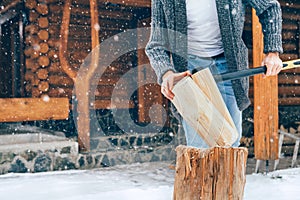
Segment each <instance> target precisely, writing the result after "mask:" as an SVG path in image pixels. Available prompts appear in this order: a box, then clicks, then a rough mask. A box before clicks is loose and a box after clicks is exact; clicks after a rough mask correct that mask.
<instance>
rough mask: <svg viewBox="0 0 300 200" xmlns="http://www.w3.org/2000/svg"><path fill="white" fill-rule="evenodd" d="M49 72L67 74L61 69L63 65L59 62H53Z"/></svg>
mask: <svg viewBox="0 0 300 200" xmlns="http://www.w3.org/2000/svg"><path fill="white" fill-rule="evenodd" d="M48 70H49V72H51V73H54V74H60V75H62V76H66V74H64V73H63V71H62V69H61V65H60V63H59V62H51V64H50V66H49V67H48Z"/></svg>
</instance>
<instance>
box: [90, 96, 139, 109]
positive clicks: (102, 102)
mask: <svg viewBox="0 0 300 200" xmlns="http://www.w3.org/2000/svg"><path fill="white" fill-rule="evenodd" d="M124 102H127V101H121V102H120V103H118V105H113V104H112V102H111V100H110V99H95V101H94V102H93V103H91V104H90V105H91V106H90V109H96V110H97V109H115V108H119V109H122V108H124V109H128V108H134V102H133V101H129V104H125V103H124Z"/></svg>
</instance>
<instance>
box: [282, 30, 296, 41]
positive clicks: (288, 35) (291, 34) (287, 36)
mask: <svg viewBox="0 0 300 200" xmlns="http://www.w3.org/2000/svg"><path fill="white" fill-rule="evenodd" d="M296 37H297V31H287V30H286V31H284V32H283V33H282V39H283V40H294V39H296Z"/></svg>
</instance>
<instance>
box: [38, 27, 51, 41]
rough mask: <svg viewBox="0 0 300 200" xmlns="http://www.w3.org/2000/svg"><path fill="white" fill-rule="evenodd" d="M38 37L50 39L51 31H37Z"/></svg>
mask: <svg viewBox="0 0 300 200" xmlns="http://www.w3.org/2000/svg"><path fill="white" fill-rule="evenodd" d="M37 35H38V37H39V38H40V39H41V40H48V39H49V33H48V31H47V30H44V29H43V30H40V31H39V32H38V33H37Z"/></svg>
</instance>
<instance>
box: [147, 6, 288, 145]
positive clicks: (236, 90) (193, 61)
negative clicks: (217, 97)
mask: <svg viewBox="0 0 300 200" xmlns="http://www.w3.org/2000/svg"><path fill="white" fill-rule="evenodd" d="M246 5H250V6H252V7H253V8H254V9H255V10H256V13H257V15H258V17H259V19H260V23H261V24H262V28H263V33H264V53H265V54H266V57H265V58H264V60H263V61H262V65H266V66H267V72H266V76H273V75H276V74H278V73H279V72H280V70H281V68H282V61H281V60H280V58H279V53H282V39H281V29H282V24H281V23H282V18H281V9H280V4H279V3H278V2H277V1H276V0H152V24H151V36H150V40H149V42H148V45H147V47H146V54H147V55H148V57H149V59H150V63H151V65H152V67H153V69H154V71H155V72H156V74H157V77H158V82H159V84H161V92H162V94H163V95H164V96H165V97H166V98H168V99H170V100H172V99H173V98H174V94H173V93H172V89H173V86H174V85H175V84H176V83H177V82H178V81H179V80H181V79H182V78H183V77H185V76H189V75H190V74H191V70H193V69H195V68H198V67H201V68H205V67H209V68H210V70H211V71H212V73H213V74H214V73H224V72H228V71H237V70H242V69H245V68H248V52H247V48H246V46H245V44H244V42H243V40H242V32H243V26H244V18H245V16H244V15H245V12H244V10H245V6H246ZM184 36H186V37H184ZM218 87H219V90H220V92H221V94H222V97H223V99H224V101H225V104H226V106H227V108H228V110H229V112H230V114H231V116H232V118H233V121H234V123H235V125H236V128H237V130H238V132H239V134H240V137H241V134H242V127H241V124H242V111H243V110H244V109H245V108H247V107H248V106H249V104H250V101H249V98H248V88H249V83H248V78H241V79H238V80H235V81H226V82H223V83H222V84H218ZM270 89H271V88H270ZM182 123H183V128H184V130H185V134H186V140H187V145H188V146H194V147H198V148H200V147H207V145H206V144H205V143H204V141H203V140H202V139H201V138H200V137H199V136H198V134H197V133H196V132H195V130H193V128H191V127H190V126H189V125H188V124H187V123H186V122H185V121H184V120H183V122H182ZM240 137H239V138H238V140H237V141H236V142H235V143H234V144H233V146H238V145H239V140H240Z"/></svg>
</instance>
